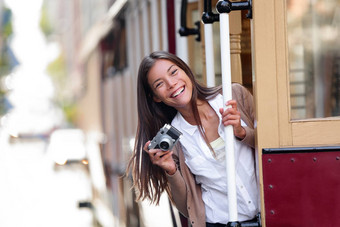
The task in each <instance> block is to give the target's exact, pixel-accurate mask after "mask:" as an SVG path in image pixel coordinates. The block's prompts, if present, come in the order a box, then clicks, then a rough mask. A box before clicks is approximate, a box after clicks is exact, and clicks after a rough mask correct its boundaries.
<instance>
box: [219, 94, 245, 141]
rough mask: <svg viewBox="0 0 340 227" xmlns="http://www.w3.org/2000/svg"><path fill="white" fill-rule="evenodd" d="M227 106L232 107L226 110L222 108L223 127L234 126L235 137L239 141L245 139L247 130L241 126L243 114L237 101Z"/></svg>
mask: <svg viewBox="0 0 340 227" xmlns="http://www.w3.org/2000/svg"><path fill="white" fill-rule="evenodd" d="M226 106H231V107H230V108H227V109H226V110H223V108H220V113H221V115H222V122H223V125H224V126H227V125H232V126H233V128H234V135H235V136H236V137H237V138H239V139H243V138H244V137H245V136H246V130H245V129H244V128H243V127H242V126H241V114H240V112H239V111H238V110H237V103H236V101H235V100H230V101H228V102H227V103H226Z"/></svg>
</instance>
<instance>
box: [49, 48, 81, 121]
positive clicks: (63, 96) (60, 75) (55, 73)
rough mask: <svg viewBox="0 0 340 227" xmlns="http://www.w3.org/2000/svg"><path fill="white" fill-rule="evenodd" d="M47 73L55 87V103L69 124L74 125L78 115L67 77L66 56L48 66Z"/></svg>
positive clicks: (59, 57)
mask: <svg viewBox="0 0 340 227" xmlns="http://www.w3.org/2000/svg"><path fill="white" fill-rule="evenodd" d="M47 73H48V74H49V75H50V76H51V78H52V81H53V84H54V87H55V89H56V90H55V92H56V94H55V102H56V104H57V105H58V106H59V107H60V108H62V110H63V112H64V114H65V118H66V120H67V122H68V123H70V124H73V123H74V120H75V115H76V105H75V102H74V100H73V98H72V95H71V94H70V90H69V87H68V85H69V81H68V79H69V78H68V77H67V70H66V61H65V56H64V54H63V53H62V52H61V53H60V55H59V56H58V57H57V58H56V59H55V60H54V61H52V62H51V63H50V64H49V65H48V66H47Z"/></svg>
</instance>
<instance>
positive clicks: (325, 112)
mask: <svg viewBox="0 0 340 227" xmlns="http://www.w3.org/2000/svg"><path fill="white" fill-rule="evenodd" d="M286 3H287V37H288V51H289V76H290V104H291V119H293V120H299V119H306V118H324V117H333V116H340V39H339V37H340V0H286Z"/></svg>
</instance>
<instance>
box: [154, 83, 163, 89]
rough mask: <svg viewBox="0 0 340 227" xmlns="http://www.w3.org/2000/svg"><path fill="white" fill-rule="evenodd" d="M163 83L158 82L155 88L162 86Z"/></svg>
mask: <svg viewBox="0 0 340 227" xmlns="http://www.w3.org/2000/svg"><path fill="white" fill-rule="evenodd" d="M162 84H163V82H159V83H157V84H156V86H155V88H159V87H160V86H162Z"/></svg>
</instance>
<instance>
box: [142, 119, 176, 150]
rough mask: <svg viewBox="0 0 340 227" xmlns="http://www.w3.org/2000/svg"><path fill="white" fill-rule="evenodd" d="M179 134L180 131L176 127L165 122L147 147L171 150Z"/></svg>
mask: <svg viewBox="0 0 340 227" xmlns="http://www.w3.org/2000/svg"><path fill="white" fill-rule="evenodd" d="M181 136H182V133H181V132H180V131H178V129H176V128H175V127H173V126H171V125H169V124H165V125H164V126H163V128H161V129H160V130H159V131H158V133H157V135H156V136H155V137H154V138H153V139H152V141H151V143H150V144H149V146H148V149H161V150H163V151H168V150H171V149H172V148H173V146H174V145H175V144H176V143H177V141H178V140H179V139H180V138H181Z"/></svg>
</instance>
